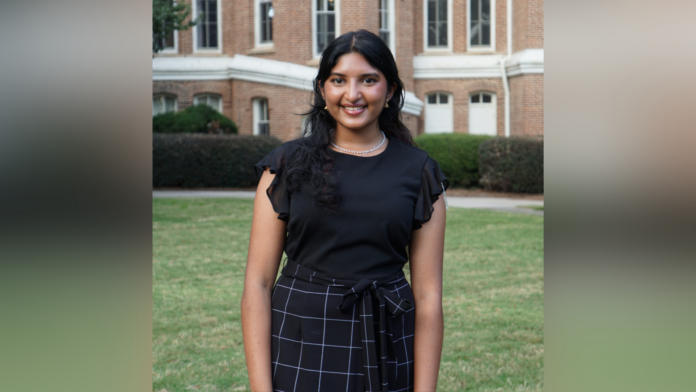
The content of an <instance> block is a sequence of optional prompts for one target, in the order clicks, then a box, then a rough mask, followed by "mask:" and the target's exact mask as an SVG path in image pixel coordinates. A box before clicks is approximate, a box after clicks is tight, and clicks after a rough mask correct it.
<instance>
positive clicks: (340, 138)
mask: <svg viewBox="0 0 696 392" xmlns="http://www.w3.org/2000/svg"><path fill="white" fill-rule="evenodd" d="M381 141H382V132H380V130H379V126H378V125H377V123H375V124H374V125H373V126H370V127H365V128H363V129H361V130H359V131H354V130H351V129H348V128H344V127H342V126H341V125H340V124H337V126H336V129H335V131H334V140H333V142H334V143H335V144H337V145H338V146H340V147H342V148H346V149H349V150H366V149H369V148H372V147H374V146H375V145H377V144H378V143H379V142H381Z"/></svg>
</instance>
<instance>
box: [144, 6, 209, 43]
mask: <svg viewBox="0 0 696 392" xmlns="http://www.w3.org/2000/svg"><path fill="white" fill-rule="evenodd" d="M189 15H191V4H187V3H183V2H181V3H179V4H176V3H175V2H174V1H173V0H152V53H157V52H159V51H161V50H162V49H164V48H165V42H166V39H167V37H168V36H169V35H170V34H172V32H173V31H174V30H188V29H189V28H191V27H193V26H195V25H196V24H197V23H198V21H199V20H200V17H199V18H196V19H195V20H194V19H193V18H191V20H189V21H188V22H186V19H187V18H188V17H189Z"/></svg>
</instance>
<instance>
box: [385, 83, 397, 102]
mask: <svg viewBox="0 0 696 392" xmlns="http://www.w3.org/2000/svg"><path fill="white" fill-rule="evenodd" d="M394 91H396V83H392V86H391V88H390V89H389V92H387V101H388V100H390V99H392V96H393V95H394Z"/></svg>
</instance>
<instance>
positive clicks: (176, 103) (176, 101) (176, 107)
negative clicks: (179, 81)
mask: <svg viewBox="0 0 696 392" xmlns="http://www.w3.org/2000/svg"><path fill="white" fill-rule="evenodd" d="M155 98H173V99H174V110H173V111H172V113H176V112H178V111H179V99H178V97H177V96H176V94H171V93H156V94H152V100H153V101H154V100H155ZM163 107H164V109H165V110H164V111H163V112H162V113H155V105H154V104H153V105H152V117H155V116H156V115H158V114H164V113H168V112H167V110H166V109H167V103H166V102H164V105H163Z"/></svg>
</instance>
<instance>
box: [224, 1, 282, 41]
mask: <svg viewBox="0 0 696 392" xmlns="http://www.w3.org/2000/svg"><path fill="white" fill-rule="evenodd" d="M218 1H219V0H218ZM269 2H270V3H271V8H273V0H254V47H256V48H272V47H273V40H272V39H271V41H270V42H261V12H260V9H261V3H269ZM273 13H274V17H273V18H272V19H271V31H273V30H272V29H273V27H272V26H273V19H275V9H274V11H273ZM271 34H272V33H271Z"/></svg>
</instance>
